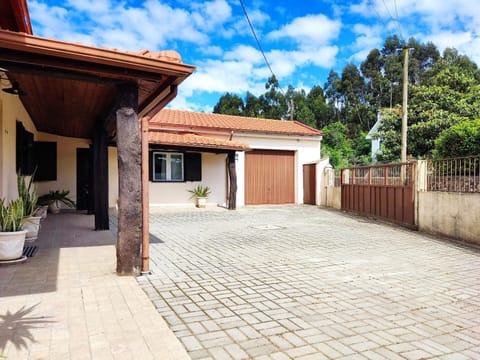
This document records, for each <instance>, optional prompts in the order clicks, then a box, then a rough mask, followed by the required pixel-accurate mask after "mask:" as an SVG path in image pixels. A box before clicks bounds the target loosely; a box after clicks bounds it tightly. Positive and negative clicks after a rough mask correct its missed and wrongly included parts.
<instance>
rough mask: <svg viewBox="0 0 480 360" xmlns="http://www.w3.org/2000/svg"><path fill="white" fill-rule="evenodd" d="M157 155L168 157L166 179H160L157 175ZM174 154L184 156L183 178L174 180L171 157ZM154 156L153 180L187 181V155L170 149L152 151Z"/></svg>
mask: <svg viewBox="0 0 480 360" xmlns="http://www.w3.org/2000/svg"><path fill="white" fill-rule="evenodd" d="M157 155H163V156H165V158H166V171H165V172H166V177H165V179H158V178H157V177H156V173H157V172H156V171H155V170H156V169H155V164H156V156H157ZM172 155H179V156H180V157H181V158H182V162H181V164H182V169H181V179H174V180H172V166H171V164H172V163H171V159H172ZM152 156H153V164H152V165H153V169H152V170H153V172H152V180H153V182H185V156H184V154H183V153H181V152H169V151H154V152H153V153H152Z"/></svg>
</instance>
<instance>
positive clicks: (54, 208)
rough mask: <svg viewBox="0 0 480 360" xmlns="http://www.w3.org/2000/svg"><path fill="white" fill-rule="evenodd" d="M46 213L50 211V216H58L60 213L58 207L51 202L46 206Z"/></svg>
mask: <svg viewBox="0 0 480 360" xmlns="http://www.w3.org/2000/svg"><path fill="white" fill-rule="evenodd" d="M48 211H50V212H51V213H52V214H58V213H59V212H60V207H59V206H58V205H57V204H55V203H54V202H53V203H51V204H50V205H48Z"/></svg>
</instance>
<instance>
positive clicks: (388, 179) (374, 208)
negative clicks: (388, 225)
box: [342, 162, 416, 228]
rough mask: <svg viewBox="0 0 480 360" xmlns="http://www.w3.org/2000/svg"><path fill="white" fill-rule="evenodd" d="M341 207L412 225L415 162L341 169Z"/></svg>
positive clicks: (413, 221)
mask: <svg viewBox="0 0 480 360" xmlns="http://www.w3.org/2000/svg"><path fill="white" fill-rule="evenodd" d="M342 210H346V211H351V212H355V213H358V214H361V215H365V216H373V217H377V218H382V219H385V220H389V221H393V222H395V223H398V224H401V225H404V226H407V227H411V228H415V227H416V226H415V162H411V163H399V164H385V165H375V166H361V167H354V168H347V169H342Z"/></svg>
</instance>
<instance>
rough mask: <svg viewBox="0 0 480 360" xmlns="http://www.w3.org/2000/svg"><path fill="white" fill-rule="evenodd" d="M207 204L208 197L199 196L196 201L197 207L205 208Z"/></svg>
mask: <svg viewBox="0 0 480 360" xmlns="http://www.w3.org/2000/svg"><path fill="white" fill-rule="evenodd" d="M206 205H207V198H206V197H199V196H197V202H196V204H195V206H196V207H197V208H204V207H205V206H206Z"/></svg>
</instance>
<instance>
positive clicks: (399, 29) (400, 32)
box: [382, 0, 405, 41]
mask: <svg viewBox="0 0 480 360" xmlns="http://www.w3.org/2000/svg"><path fill="white" fill-rule="evenodd" d="M382 2H383V5H384V6H385V9H386V10H387V13H388V16H390V20H392V21H393V22H394V23H395V24H396V27H397V31H398V35H399V36H400V40H402V41H405V39H404V37H403V35H402V28H401V24H400V20H399V19H398V11H397V1H396V0H394V3H395V11H396V15H397V17H396V18H394V17H393V16H392V13H391V12H390V10H389V8H388V6H387V3H386V2H385V0H382Z"/></svg>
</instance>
